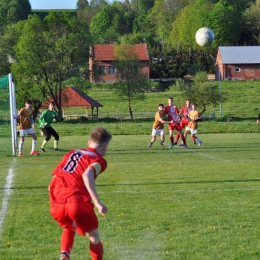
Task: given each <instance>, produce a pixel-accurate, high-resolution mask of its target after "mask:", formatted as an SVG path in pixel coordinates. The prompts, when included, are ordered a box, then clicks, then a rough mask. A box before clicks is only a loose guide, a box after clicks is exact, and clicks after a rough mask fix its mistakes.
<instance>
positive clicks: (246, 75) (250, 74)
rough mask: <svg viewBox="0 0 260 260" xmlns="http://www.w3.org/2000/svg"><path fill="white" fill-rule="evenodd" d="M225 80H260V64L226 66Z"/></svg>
mask: <svg viewBox="0 0 260 260" xmlns="http://www.w3.org/2000/svg"><path fill="white" fill-rule="evenodd" d="M225 78H226V79H241V80H251V79H260V64H246V65H242V64H227V65H226V66H225Z"/></svg>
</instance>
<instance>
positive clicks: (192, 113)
mask: <svg viewBox="0 0 260 260" xmlns="http://www.w3.org/2000/svg"><path fill="white" fill-rule="evenodd" d="M188 117H189V118H190V121H189V123H188V127H189V128H191V129H197V122H196V120H197V119H198V118H199V112H198V110H191V111H190V112H189V115H188Z"/></svg>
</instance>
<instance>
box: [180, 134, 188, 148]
mask: <svg viewBox="0 0 260 260" xmlns="http://www.w3.org/2000/svg"><path fill="white" fill-rule="evenodd" d="M181 140H182V141H183V143H184V145H185V146H187V144H186V138H185V137H184V135H181Z"/></svg>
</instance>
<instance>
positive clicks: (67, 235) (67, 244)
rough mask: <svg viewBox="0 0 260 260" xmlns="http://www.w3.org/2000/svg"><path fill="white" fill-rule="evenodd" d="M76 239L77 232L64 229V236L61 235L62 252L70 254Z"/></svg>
mask: <svg viewBox="0 0 260 260" xmlns="http://www.w3.org/2000/svg"><path fill="white" fill-rule="evenodd" d="M74 237H75V232H74V231H73V230H69V229H64V230H63V232H62V234H61V242H60V244H61V248H60V251H61V252H66V253H68V254H70V252H71V250H72V247H73V243H74Z"/></svg>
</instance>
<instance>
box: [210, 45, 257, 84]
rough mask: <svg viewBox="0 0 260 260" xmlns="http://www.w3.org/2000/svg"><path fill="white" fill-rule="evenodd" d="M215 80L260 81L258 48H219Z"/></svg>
mask: <svg viewBox="0 0 260 260" xmlns="http://www.w3.org/2000/svg"><path fill="white" fill-rule="evenodd" d="M215 65H216V79H221V80H224V79H236V80H252V79H260V46H219V47H218V52H217V59H216V64H215Z"/></svg>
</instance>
